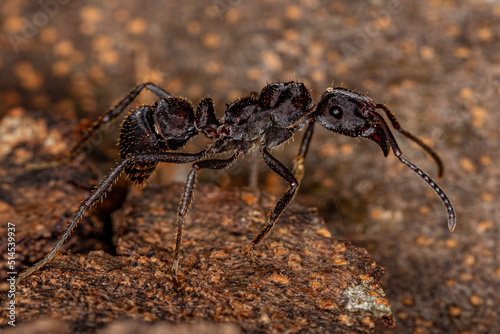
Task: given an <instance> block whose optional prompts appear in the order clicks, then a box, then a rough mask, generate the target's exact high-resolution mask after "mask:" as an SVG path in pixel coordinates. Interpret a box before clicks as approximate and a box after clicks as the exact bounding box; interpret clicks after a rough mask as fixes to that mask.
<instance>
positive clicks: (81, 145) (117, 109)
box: [28, 82, 172, 170]
mask: <svg viewBox="0 0 500 334" xmlns="http://www.w3.org/2000/svg"><path fill="white" fill-rule="evenodd" d="M145 88H146V89H147V90H149V91H151V92H152V93H154V94H155V95H156V96H158V97H159V98H169V97H172V96H171V95H170V94H169V93H167V92H166V91H164V90H163V89H162V88H160V87H158V86H157V85H155V84H153V83H150V82H147V83H143V84H140V85H139V86H137V87H135V88H134V89H132V90H131V91H130V93H128V94H127V96H125V97H124V98H123V99H122V100H121V101H120V102H118V103H117V104H116V105H115V106H114V107H113V108H111V109H110V110H109V111H108V112H107V113H106V114H105V115H104V116H101V117H99V118H98V119H97V121H95V122H94V124H92V126H91V127H90V128H89V130H88V131H87V133H86V134H85V135H84V136H83V137H82V138H81V139H80V141H79V142H78V143H77V144H76V145H75V147H74V148H73V149H72V150H71V151H70V152H69V153H68V154H66V155H65V156H64V157H61V158H58V159H56V160H54V161H51V162H42V163H34V164H31V165H29V166H28V169H29V170H32V169H44V168H50V167H56V166H59V165H64V164H66V163H68V162H70V161H72V160H74V159H75V158H76V157H77V156H78V155H79V154H80V153H82V152H83V151H84V149H85V147H86V145H87V143H88V141H89V140H90V138H91V137H92V136H94V135H95V133H96V132H97V130H99V128H101V126H102V125H104V124H108V123H111V122H112V121H113V120H114V119H115V118H117V117H118V116H119V115H120V114H121V113H122V112H123V111H124V110H125V108H127V107H128V106H129V105H130V103H132V101H133V100H134V99H135V98H136V97H137V95H139V93H140V92H141V91H142V90H143V89H145Z"/></svg>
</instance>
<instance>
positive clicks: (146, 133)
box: [119, 97, 198, 185]
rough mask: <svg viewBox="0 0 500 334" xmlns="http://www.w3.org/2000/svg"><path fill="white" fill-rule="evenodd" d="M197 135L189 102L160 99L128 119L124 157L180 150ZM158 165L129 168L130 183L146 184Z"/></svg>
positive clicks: (121, 141) (122, 141)
mask: <svg viewBox="0 0 500 334" xmlns="http://www.w3.org/2000/svg"><path fill="white" fill-rule="evenodd" d="M197 133H198V130H197V129H196V127H195V123H194V111H193V107H192V105H191V103H189V101H188V100H186V99H184V98H178V97H176V98H166V99H160V100H159V101H157V102H156V103H155V104H154V105H153V106H148V105H143V106H140V107H139V108H137V109H135V110H133V111H132V112H131V113H130V114H129V115H128V116H127V117H126V118H125V119H124V121H123V124H122V129H121V132H120V139H119V146H120V157H121V158H122V159H125V158H126V157H127V156H129V155H131V154H148V153H158V152H165V151H169V150H172V151H173V150H177V149H179V148H180V147H182V146H184V145H185V144H186V143H187V141H188V140H189V139H190V138H191V137H193V136H195V135H196V134H197ZM157 164H158V163H157V162H149V161H141V162H137V163H134V164H131V165H130V166H127V167H126V168H125V172H126V173H127V176H128V178H129V179H130V180H132V181H134V182H136V183H137V184H138V185H143V184H144V181H145V180H146V179H147V178H148V177H149V176H150V175H151V173H152V172H153V171H154V169H155V168H156V165H157Z"/></svg>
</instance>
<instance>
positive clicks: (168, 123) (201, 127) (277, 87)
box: [16, 81, 456, 284]
mask: <svg viewBox="0 0 500 334" xmlns="http://www.w3.org/2000/svg"><path fill="white" fill-rule="evenodd" d="M143 89H148V90H150V91H151V92H153V93H154V94H156V95H157V96H158V98H159V100H157V101H156V102H155V103H153V104H152V105H142V106H140V107H138V108H137V109H135V110H133V111H132V112H130V113H129V114H128V116H126V118H125V119H124V120H123V123H122V125H121V129H120V130H121V131H120V136H119V148H120V158H121V161H120V162H119V163H118V165H117V166H116V167H115V168H114V169H113V170H112V171H111V172H110V174H109V175H108V176H107V177H106V178H105V179H104V180H103V181H102V182H101V184H100V185H99V186H98V187H97V188H96V189H95V190H94V191H93V192H92V193H91V194H90V196H89V197H88V198H87V199H86V200H85V201H83V202H82V204H81V206H80V208H79V209H78V210H77V211H76V212H75V214H74V215H73V217H72V218H71V220H70V221H69V223H68V226H67V227H66V229H65V231H64V232H63V234H62V235H61V236H60V237H59V239H58V241H57V243H56V244H55V245H54V247H53V248H52V250H51V251H50V252H49V253H48V254H46V255H45V257H44V258H43V259H42V260H40V261H39V262H37V263H36V264H35V265H34V266H32V267H30V268H29V269H27V270H25V271H24V272H22V273H21V274H20V276H19V277H18V279H17V281H16V284H17V283H19V282H20V281H21V280H22V279H24V278H25V277H27V276H29V275H30V274H32V273H33V272H34V271H36V270H38V269H40V268H41V267H42V266H43V265H44V264H46V263H47V262H49V261H50V260H51V259H52V258H53V257H54V256H55V254H56V253H57V252H58V250H59V249H60V248H61V246H62V244H63V243H64V242H65V241H66V239H67V238H68V237H69V235H70V234H71V231H73V229H74V228H75V227H76V225H77V223H78V221H79V220H80V219H81V217H82V215H83V213H84V212H85V211H87V210H89V209H90V208H91V207H92V206H93V205H94V204H96V203H97V201H99V200H100V199H101V198H102V197H103V196H104V195H105V194H106V192H107V191H109V190H110V188H111V186H112V185H113V184H114V183H115V181H116V180H117V179H118V177H119V176H120V175H121V174H122V173H123V172H125V173H126V174H127V177H128V178H129V179H130V180H132V181H133V182H135V183H136V184H137V185H138V186H143V185H144V183H145V181H146V180H147V178H148V177H149V176H150V175H151V173H152V172H153V170H154V169H155V168H156V166H157V165H158V163H160V162H166V163H176V164H180V163H193V164H192V169H191V171H190V172H189V174H188V177H187V180H186V184H185V187H184V190H183V194H182V197H181V202H180V206H179V209H178V212H177V215H178V220H177V233H176V244H175V253H174V260H173V264H172V277H173V279H174V281H175V280H176V277H177V271H178V267H179V260H180V252H181V240H182V233H183V224H184V219H185V217H186V214H187V212H188V209H189V207H190V204H191V200H192V198H193V191H194V188H195V183H196V173H197V172H198V171H199V170H200V169H224V168H227V167H229V166H230V165H231V164H232V163H234V162H235V161H236V160H237V159H238V158H239V157H240V156H242V155H244V154H246V153H248V152H249V151H250V150H251V149H253V148H254V147H258V149H259V151H260V154H261V155H262V158H263V159H264V162H265V163H266V164H267V166H268V167H269V168H270V169H271V170H272V171H273V172H275V173H277V174H278V175H279V176H281V177H282V178H283V179H284V180H285V181H286V182H287V183H288V186H289V187H288V189H287V190H286V191H285V193H284V194H283V195H282V197H281V198H280V199H279V201H278V202H277V203H276V205H275V206H274V207H273V208H272V210H271V211H270V213H269V215H268V223H267V225H266V226H264V228H262V230H261V232H260V233H259V234H258V235H257V236H256V237H255V238H254V239H253V241H252V259H253V253H254V250H255V246H256V245H257V244H258V243H259V242H260V241H261V240H262V239H263V238H264V236H265V235H266V234H267V233H269V231H270V230H271V229H272V228H273V226H274V225H275V223H276V221H277V220H278V218H279V216H280V215H281V213H282V212H283V210H284V209H285V208H286V207H287V205H288V204H289V203H290V201H291V200H292V198H293V197H294V195H295V193H296V190H297V188H298V186H299V182H300V181H301V179H302V176H303V174H304V161H305V157H306V154H307V151H308V148H309V144H310V141H311V138H312V134H313V129H314V124H315V123H316V122H317V123H319V124H321V125H322V126H323V127H325V128H326V129H327V130H330V131H333V132H337V133H340V134H343V135H346V136H350V137H365V138H368V139H371V140H373V141H374V142H376V143H377V144H378V145H379V146H380V148H381V149H382V151H383V154H384V156H386V157H387V156H388V154H389V151H390V149H392V151H393V152H394V155H395V156H396V157H397V158H398V159H399V160H400V161H401V162H402V163H404V164H405V165H406V166H408V167H409V168H410V169H412V170H413V171H414V172H415V173H417V174H418V175H419V176H420V177H421V178H423V179H424V180H425V181H426V182H427V183H428V184H429V185H430V186H431V187H432V189H433V190H434V191H435V192H436V193H437V195H438V196H439V197H440V199H441V201H442V202H443V203H444V205H445V207H446V209H447V211H448V227H449V229H450V231H453V229H454V228H455V224H456V215H455V210H454V208H453V206H452V204H451V202H450V200H449V198H448V197H447V196H446V194H445V193H444V192H443V190H442V189H441V188H440V187H439V186H438V185H437V184H436V182H435V181H434V180H432V179H431V178H430V177H429V175H427V174H426V173H425V172H423V171H422V170H421V169H420V168H418V167H417V166H415V165H414V164H413V163H412V162H410V161H408V160H407V159H406V158H404V157H403V155H402V152H401V149H400V148H399V146H398V144H397V142H396V139H395V138H394V136H393V134H392V133H391V131H390V129H389V126H388V124H387V123H386V121H385V120H384V118H383V117H382V115H381V114H379V113H378V112H376V109H381V110H382V111H384V112H385V113H386V115H387V117H388V118H389V120H390V122H391V123H392V126H393V127H394V128H395V129H396V130H398V131H399V132H401V133H402V134H403V135H405V136H406V137H408V138H409V139H411V140H413V141H414V142H416V143H417V144H418V145H419V146H421V147H422V148H423V149H424V150H425V151H426V152H427V153H429V154H430V155H431V156H432V158H433V159H434V160H435V161H436V163H437V165H438V169H439V177H441V176H442V174H443V163H442V162H441V159H440V158H439V156H438V155H437V154H436V153H435V152H434V151H433V150H432V149H431V148H430V147H429V146H427V145H426V144H425V143H423V142H422V141H421V140H420V139H418V138H417V137H415V136H413V135H412V134H410V133H409V132H407V131H405V130H403V129H402V128H401V126H400V125H399V123H398V121H397V120H396V117H395V115H394V114H393V113H392V112H391V111H390V110H389V109H388V108H387V107H386V106H385V105H382V104H376V103H375V102H374V101H373V100H372V99H371V98H369V97H368V96H366V95H363V94H360V93H357V92H355V91H352V90H348V89H345V88H342V87H336V88H328V89H327V90H326V91H325V92H324V93H323V95H322V97H321V99H320V101H319V103H318V104H317V105H315V104H314V102H313V100H312V98H311V95H310V93H309V90H308V89H307V88H306V86H305V85H304V84H303V83H297V82H293V81H292V82H287V83H284V82H274V83H271V84H268V85H266V86H265V87H264V88H263V89H262V90H261V92H260V93H258V94H257V93H252V94H250V95H249V96H246V97H243V98H240V99H238V100H236V101H235V102H233V103H231V104H229V105H227V109H226V112H225V116H224V119H223V120H222V121H221V120H218V119H217V118H216V116H215V110H214V103H213V101H212V99H211V98H205V99H203V100H202V101H201V102H200V103H199V104H198V106H197V109H196V113H195V111H194V108H193V106H192V105H191V103H190V102H189V101H188V100H187V99H185V98H182V97H174V96H172V95H170V94H168V93H167V92H166V91H164V90H163V89H161V88H160V87H158V86H157V85H155V84H152V83H144V84H141V85H139V86H137V87H136V88H134V89H133V90H132V91H131V92H130V93H129V94H128V95H127V96H126V97H125V98H123V99H122V100H121V101H120V102H119V103H118V104H117V105H116V106H115V107H113V108H112V109H111V110H110V111H108V112H107V113H106V114H105V115H104V116H102V117H100V118H99V119H98V120H97V121H96V122H95V123H94V124H93V125H92V127H91V128H90V129H89V131H88V132H87V134H86V135H85V136H84V137H83V138H82V139H81V140H80V141H79V142H78V144H77V145H76V146H75V148H74V149H73V150H72V151H71V152H70V153H69V154H68V155H67V156H66V157H65V158H63V159H60V160H56V161H55V162H54V163H49V164H47V166H53V165H57V164H62V163H66V162H68V161H71V160H73V159H74V158H75V157H77V156H78V155H79V154H80V153H82V151H83V149H84V147H85V144H86V142H87V141H88V140H89V139H90V138H91V137H92V135H93V134H94V133H95V132H96V131H97V130H98V129H99V128H100V127H101V126H102V125H104V124H106V123H109V122H111V121H112V120H114V119H115V118H116V117H118V116H119V115H120V114H121V113H122V112H123V111H124V110H125V108H126V107H127V106H128V105H129V104H130V103H131V102H132V101H133V100H134V98H135V97H136V96H137V95H138V94H139V93H140V92H141V91H142V90H143ZM305 127H307V128H306V130H305V133H304V136H303V138H302V140H301V143H300V149H299V153H298V155H297V157H296V159H295V160H294V167H293V171H290V170H289V169H288V168H287V167H286V166H285V165H284V164H283V163H281V162H280V161H279V160H278V159H276V158H275V157H274V156H273V155H272V154H271V153H270V152H269V151H270V150H272V149H273V148H275V147H277V146H280V145H282V144H284V143H286V142H287V141H288V140H289V139H291V138H292V136H293V134H294V132H295V131H297V130H300V129H303V128H305ZM200 132H201V133H203V134H204V135H205V136H206V137H208V138H209V139H211V140H213V142H212V143H211V144H209V145H208V147H207V148H206V149H204V150H202V151H200V152H197V153H180V152H174V151H176V150H178V149H179V148H181V147H183V146H184V145H185V144H186V143H187V142H188V140H189V139H191V138H192V137H193V136H195V135H197V134H199V133H200ZM224 153H226V154H231V155H230V157H228V158H223V159H215V158H209V157H210V156H213V155H219V154H224ZM205 158H207V159H205Z"/></svg>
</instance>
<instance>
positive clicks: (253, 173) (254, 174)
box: [249, 148, 259, 191]
mask: <svg viewBox="0 0 500 334" xmlns="http://www.w3.org/2000/svg"><path fill="white" fill-rule="evenodd" d="M258 184H259V164H258V161H257V149H256V148H253V149H252V165H251V167H250V180H249V185H250V188H252V191H255V190H257V187H258Z"/></svg>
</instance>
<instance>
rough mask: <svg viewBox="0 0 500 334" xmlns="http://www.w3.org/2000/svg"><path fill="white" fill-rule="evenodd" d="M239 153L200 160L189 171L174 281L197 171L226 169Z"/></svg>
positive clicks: (180, 224) (179, 231)
mask: <svg viewBox="0 0 500 334" xmlns="http://www.w3.org/2000/svg"><path fill="white" fill-rule="evenodd" d="M239 155H240V154H239V153H235V154H234V155H233V156H231V157H230V158H228V159H211V160H204V161H198V162H196V163H194V164H193V168H192V169H191V172H189V174H188V177H187V180H186V185H185V186H184V192H183V193H182V198H181V204H180V206H179V210H178V211H177V216H179V218H178V219H177V233H176V235H175V252H174V261H173V264H172V278H173V279H174V281H177V270H178V267H179V260H180V257H181V249H182V244H181V243H182V233H183V229H184V218H185V217H186V214H187V212H188V210H189V207H190V206H191V201H192V199H193V192H194V188H195V184H196V172H197V171H198V170H200V169H203V168H209V169H224V168H227V167H229V166H230V165H231V164H232V163H233V162H234V161H235V160H236V159H237V158H238V157H239Z"/></svg>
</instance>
